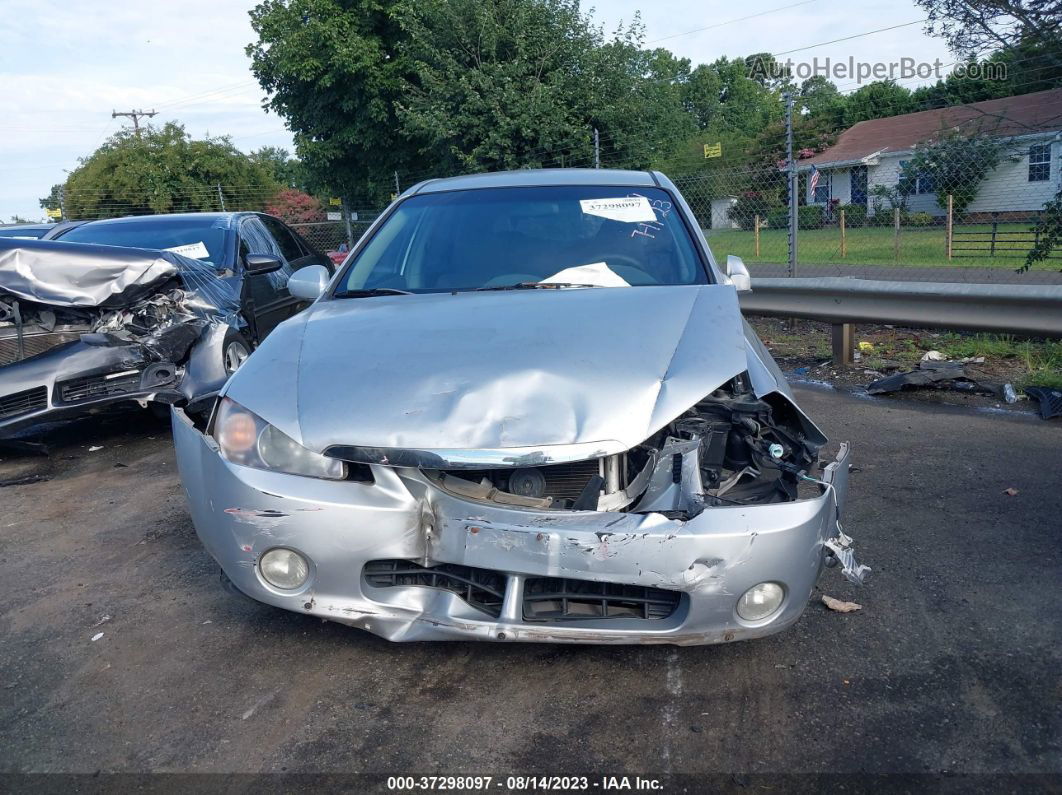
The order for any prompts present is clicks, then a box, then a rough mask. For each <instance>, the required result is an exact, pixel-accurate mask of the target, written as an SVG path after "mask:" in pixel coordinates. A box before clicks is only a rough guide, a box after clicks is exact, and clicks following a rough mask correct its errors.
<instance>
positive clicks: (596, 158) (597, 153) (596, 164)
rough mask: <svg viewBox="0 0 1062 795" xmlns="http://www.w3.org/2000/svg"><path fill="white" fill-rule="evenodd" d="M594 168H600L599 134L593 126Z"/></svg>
mask: <svg viewBox="0 0 1062 795" xmlns="http://www.w3.org/2000/svg"><path fill="white" fill-rule="evenodd" d="M594 168H601V136H600V135H598V132H597V127H595V128H594Z"/></svg>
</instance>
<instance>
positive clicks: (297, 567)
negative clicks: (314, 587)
mask: <svg viewBox="0 0 1062 795" xmlns="http://www.w3.org/2000/svg"><path fill="white" fill-rule="evenodd" d="M258 570H259V571H260V572H261V573H262V579H264V580H265V581H266V582H267V583H269V584H270V585H272V586H273V587H274V588H280V589H281V590H284V591H293V590H295V589H296V588H299V587H301V586H302V584H303V583H305V582H306V578H307V577H308V576H309V575H310V564H309V563H307V562H306V558H304V557H303V556H302V555H300V554H299V553H298V552H295V551H294V550H291V549H281V548H280V547H278V548H276V549H271V550H269V551H268V552H266V553H265V554H264V555H262V557H261V558H260V559H259V560H258Z"/></svg>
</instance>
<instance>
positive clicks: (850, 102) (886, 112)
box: [844, 80, 916, 127]
mask: <svg viewBox="0 0 1062 795" xmlns="http://www.w3.org/2000/svg"><path fill="white" fill-rule="evenodd" d="M913 110H916V108H915V107H914V106H913V104H912V100H911V92H910V90H908V89H906V88H904V87H903V86H899V85H897V84H896V83H895V82H893V81H892V80H877V81H875V82H873V83H867V84H866V85H865V86H861V87H860V88H858V89H857V90H856V91H853V92H852V93H851V94H849V95H848V98H847V99H846V100H845V107H844V126H845V127H851V126H852V125H853V124H857V123H858V122H861V121H867V120H869V119H883V118H885V117H886V116H900V115H902V114H904V113H910V112H911V111H913Z"/></svg>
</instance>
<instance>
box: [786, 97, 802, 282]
mask: <svg viewBox="0 0 1062 795" xmlns="http://www.w3.org/2000/svg"><path fill="white" fill-rule="evenodd" d="M785 151H786V164H787V166H788V170H789V276H790V278H793V277H795V276H796V275H797V230H798V228H799V226H800V216H799V213H798V212H797V208H798V207H799V205H800V201H799V199H798V197H797V188H798V187H799V184H798V183H799V180H798V179H797V169H796V159H795V158H794V157H793V95H792V94H791V93H787V94H786V95H785Z"/></svg>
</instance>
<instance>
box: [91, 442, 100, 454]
mask: <svg viewBox="0 0 1062 795" xmlns="http://www.w3.org/2000/svg"><path fill="white" fill-rule="evenodd" d="M102 449H103V445H102V444H94V445H92V447H90V448H89V452H90V453H95V452H96V451H97V450H102Z"/></svg>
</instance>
